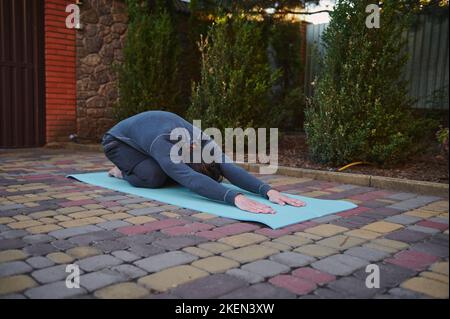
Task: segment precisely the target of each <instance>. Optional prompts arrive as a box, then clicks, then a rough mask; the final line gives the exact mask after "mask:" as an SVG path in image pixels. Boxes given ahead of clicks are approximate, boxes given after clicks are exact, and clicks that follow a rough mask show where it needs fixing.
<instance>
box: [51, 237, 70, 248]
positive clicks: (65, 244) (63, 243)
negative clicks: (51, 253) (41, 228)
mask: <svg viewBox="0 0 450 319" xmlns="http://www.w3.org/2000/svg"><path fill="white" fill-rule="evenodd" d="M51 245H52V246H53V247H55V248H58V249H59V250H68V249H70V248H73V247H75V246H76V245H75V244H73V243H71V242H70V241H68V240H67V239H59V240H55V241H52V242H51Z"/></svg>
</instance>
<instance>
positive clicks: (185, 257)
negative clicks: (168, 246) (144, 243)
mask: <svg viewBox="0 0 450 319" xmlns="http://www.w3.org/2000/svg"><path fill="white" fill-rule="evenodd" d="M197 259H198V257H197V256H193V255H191V254H188V253H186V252H183V251H171V252H168V253H164V254H159V255H155V256H151V257H148V258H145V259H142V260H138V261H136V262H135V263H134V264H135V265H136V266H138V267H140V268H142V269H145V270H146V271H148V272H157V271H160V270H162V269H165V268H169V267H173V266H178V265H183V264H187V263H191V262H193V261H194V260H197Z"/></svg>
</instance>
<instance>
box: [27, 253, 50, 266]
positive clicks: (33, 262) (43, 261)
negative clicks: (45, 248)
mask: <svg viewBox="0 0 450 319" xmlns="http://www.w3.org/2000/svg"><path fill="white" fill-rule="evenodd" d="M26 261H27V263H28V264H29V265H30V266H31V267H33V268H34V269H41V268H47V267H50V266H53V265H54V264H55V263H54V262H53V261H51V260H50V259H48V258H47V257H43V256H36V257H31V258H28V259H27V260H26Z"/></svg>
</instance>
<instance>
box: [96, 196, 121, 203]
mask: <svg viewBox="0 0 450 319" xmlns="http://www.w3.org/2000/svg"><path fill="white" fill-rule="evenodd" d="M123 199H128V197H127V196H125V195H112V196H100V197H96V198H95V200H98V201H99V202H115V201H118V200H123Z"/></svg>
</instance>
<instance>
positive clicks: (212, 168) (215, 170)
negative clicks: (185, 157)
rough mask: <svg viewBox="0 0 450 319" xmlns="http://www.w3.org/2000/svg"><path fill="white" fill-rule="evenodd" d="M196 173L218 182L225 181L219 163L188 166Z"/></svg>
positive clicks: (190, 164) (191, 164)
mask: <svg viewBox="0 0 450 319" xmlns="http://www.w3.org/2000/svg"><path fill="white" fill-rule="evenodd" d="M188 165H189V166H190V167H191V168H192V169H193V170H194V171H196V172H199V173H201V174H203V175H206V176H209V177H211V178H212V179H213V180H215V181H216V182H219V183H220V182H221V181H222V180H223V176H222V172H221V170H220V167H219V165H218V164H217V163H214V162H212V163H208V164H207V163H203V162H202V163H189V164H188Z"/></svg>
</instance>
